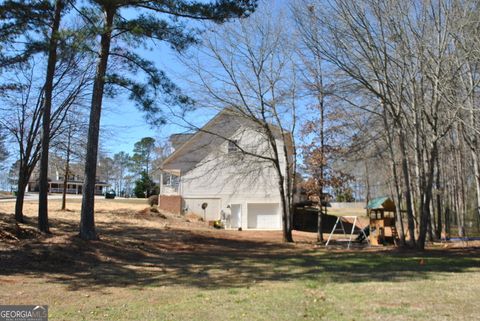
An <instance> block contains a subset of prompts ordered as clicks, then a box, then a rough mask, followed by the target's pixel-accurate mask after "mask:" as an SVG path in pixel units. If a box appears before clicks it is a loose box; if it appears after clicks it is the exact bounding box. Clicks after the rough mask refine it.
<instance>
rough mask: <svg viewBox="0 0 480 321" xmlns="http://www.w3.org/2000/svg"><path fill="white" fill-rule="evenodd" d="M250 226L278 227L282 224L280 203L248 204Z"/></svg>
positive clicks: (258, 227) (259, 227)
mask: <svg viewBox="0 0 480 321" xmlns="http://www.w3.org/2000/svg"><path fill="white" fill-rule="evenodd" d="M247 226H248V228H256V229H277V228H279V226H280V221H279V204H278V203H258V204H256V203H255V204H254V203H251V204H248V225H247Z"/></svg>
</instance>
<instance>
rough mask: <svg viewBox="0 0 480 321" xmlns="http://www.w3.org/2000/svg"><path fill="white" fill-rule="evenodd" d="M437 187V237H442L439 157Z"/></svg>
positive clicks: (438, 162)
mask: <svg viewBox="0 0 480 321" xmlns="http://www.w3.org/2000/svg"><path fill="white" fill-rule="evenodd" d="M436 187H437V229H436V231H435V233H436V236H437V239H441V237H442V226H443V222H442V195H443V193H441V191H442V186H441V169H440V160H439V158H438V157H437V180H436Z"/></svg>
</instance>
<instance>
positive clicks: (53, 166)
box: [27, 157, 110, 195]
mask: <svg viewBox="0 0 480 321" xmlns="http://www.w3.org/2000/svg"><path fill="white" fill-rule="evenodd" d="M52 158H53V159H52V161H51V162H50V165H49V168H48V192H49V193H63V186H64V178H65V176H64V171H65V170H64V168H63V166H64V165H63V162H62V161H61V159H57V158H55V157H52ZM69 167H70V170H69V173H68V177H67V194H82V189H83V165H82V164H77V163H72V164H70V166H69ZM38 176H39V174H38V167H37V168H35V170H34V172H33V173H32V177H31V178H30V181H29V182H28V185H27V192H38V191H39V180H38ZM109 186H110V184H108V183H107V182H105V181H101V180H100V179H99V178H98V177H97V183H96V184H95V195H103V194H104V193H105V192H106V189H107V187H109Z"/></svg>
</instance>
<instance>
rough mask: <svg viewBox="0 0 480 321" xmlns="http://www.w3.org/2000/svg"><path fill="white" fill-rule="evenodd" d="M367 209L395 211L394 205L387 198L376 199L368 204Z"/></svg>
mask: <svg viewBox="0 0 480 321" xmlns="http://www.w3.org/2000/svg"><path fill="white" fill-rule="evenodd" d="M367 209H369V210H374V209H383V210H386V211H395V203H394V202H393V201H392V200H391V199H390V198H389V197H387V196H383V197H377V198H374V199H372V200H371V201H370V202H368V204H367Z"/></svg>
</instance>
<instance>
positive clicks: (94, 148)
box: [80, 8, 115, 240]
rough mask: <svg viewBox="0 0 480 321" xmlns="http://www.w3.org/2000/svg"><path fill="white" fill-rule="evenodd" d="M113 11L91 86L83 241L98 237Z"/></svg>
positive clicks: (108, 13) (107, 16) (107, 14)
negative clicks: (102, 117)
mask: <svg viewBox="0 0 480 321" xmlns="http://www.w3.org/2000/svg"><path fill="white" fill-rule="evenodd" d="M114 15H115V9H114V8H108V9H106V10H105V26H104V27H105V29H104V31H103V33H102V37H101V49H100V57H99V61H98V65H97V71H96V75H95V81H94V85H93V93H92V103H91V107H90V108H91V109H90V122H89V128H88V140H87V153H86V159H85V181H84V185H83V197H82V211H81V215H80V237H81V238H82V239H84V240H95V239H97V238H98V236H97V233H96V231H95V218H94V203H95V183H96V174H97V154H98V139H99V132H100V115H101V111H102V99H103V89H104V85H105V75H106V71H107V64H108V56H109V52H110V42H111V36H112V25H113V17H114Z"/></svg>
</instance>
